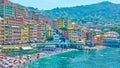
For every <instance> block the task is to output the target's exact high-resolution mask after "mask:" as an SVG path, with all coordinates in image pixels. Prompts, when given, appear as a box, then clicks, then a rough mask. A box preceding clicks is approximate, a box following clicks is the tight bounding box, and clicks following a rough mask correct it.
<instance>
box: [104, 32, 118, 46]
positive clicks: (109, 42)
mask: <svg viewBox="0 0 120 68" xmlns="http://www.w3.org/2000/svg"><path fill="white" fill-rule="evenodd" d="M102 44H103V45H104V46H111V47H120V39H119V34H118V33H117V32H114V31H110V32H106V33H104V35H103V43H102Z"/></svg>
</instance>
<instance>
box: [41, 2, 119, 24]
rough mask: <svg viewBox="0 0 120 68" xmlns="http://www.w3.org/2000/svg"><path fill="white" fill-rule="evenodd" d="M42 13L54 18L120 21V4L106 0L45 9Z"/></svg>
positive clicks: (101, 21)
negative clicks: (90, 3)
mask: <svg viewBox="0 0 120 68" xmlns="http://www.w3.org/2000/svg"><path fill="white" fill-rule="evenodd" d="M41 14H43V15H46V16H48V17H50V18H53V19H58V18H61V17H64V18H68V19H70V20H72V21H74V22H82V23H86V22H93V23H95V24H96V23H120V4H114V3H111V2H108V1H105V2H101V3H97V4H92V5H83V6H76V7H66V8H55V9H52V10H45V11H42V12H41Z"/></svg>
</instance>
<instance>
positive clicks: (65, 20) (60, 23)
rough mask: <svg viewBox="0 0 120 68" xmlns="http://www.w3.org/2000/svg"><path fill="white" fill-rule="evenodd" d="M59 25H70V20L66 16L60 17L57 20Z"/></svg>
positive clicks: (59, 26)
mask: <svg viewBox="0 0 120 68" xmlns="http://www.w3.org/2000/svg"><path fill="white" fill-rule="evenodd" d="M57 26H58V28H63V27H66V28H67V27H68V20H67V19H65V18H60V19H58V20H57Z"/></svg>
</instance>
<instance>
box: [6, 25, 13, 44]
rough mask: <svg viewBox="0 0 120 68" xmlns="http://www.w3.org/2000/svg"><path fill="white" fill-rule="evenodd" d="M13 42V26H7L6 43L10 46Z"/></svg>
mask: <svg viewBox="0 0 120 68" xmlns="http://www.w3.org/2000/svg"><path fill="white" fill-rule="evenodd" d="M10 42H12V24H5V26H4V43H5V44H10Z"/></svg>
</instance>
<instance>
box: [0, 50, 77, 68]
mask: <svg viewBox="0 0 120 68" xmlns="http://www.w3.org/2000/svg"><path fill="white" fill-rule="evenodd" d="M76 50H77V49H63V50H58V51H54V52H50V51H49V52H41V53H36V54H29V55H23V56H15V57H11V56H8V55H0V61H1V62H2V64H1V65H0V67H2V68H28V67H27V65H28V64H29V63H31V62H34V61H37V60H38V59H41V58H46V57H50V56H53V55H57V54H60V53H65V52H70V51H76Z"/></svg>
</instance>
